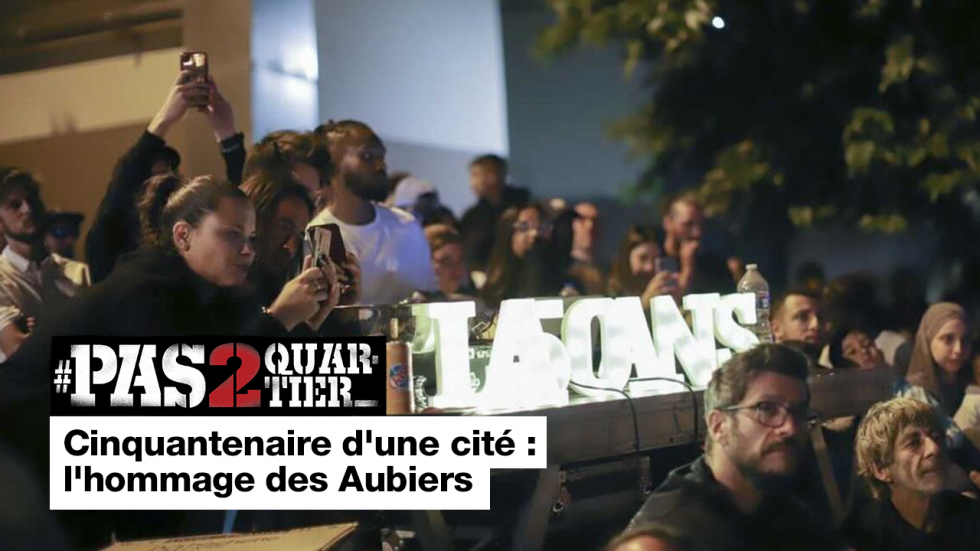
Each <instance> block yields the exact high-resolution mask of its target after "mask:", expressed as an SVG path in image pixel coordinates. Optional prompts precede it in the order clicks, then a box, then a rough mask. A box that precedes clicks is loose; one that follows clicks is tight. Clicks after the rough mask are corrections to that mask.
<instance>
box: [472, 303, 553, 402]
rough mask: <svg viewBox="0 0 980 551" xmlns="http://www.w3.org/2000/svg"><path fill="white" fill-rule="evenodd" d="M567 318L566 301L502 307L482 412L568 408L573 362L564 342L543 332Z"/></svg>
mask: <svg viewBox="0 0 980 551" xmlns="http://www.w3.org/2000/svg"><path fill="white" fill-rule="evenodd" d="M563 314H564V306H563V305H562V301H561V300H539V301H535V300H534V299H530V298H528V299H513V300H505V301H503V302H502V303H500V312H499V314H498V318H497V333H496V335H494V339H493V348H492V349H491V351H490V363H489V364H488V365H487V373H486V382H485V383H484V386H483V391H482V392H480V394H479V396H478V401H477V402H476V405H477V406H478V407H479V408H480V409H485V410H492V409H520V408H533V407H539V406H547V405H556V406H563V405H565V404H567V403H568V381H569V377H570V372H571V362H570V361H569V358H568V352H567V351H566V350H565V347H564V346H563V345H562V342H561V341H560V340H559V339H558V338H557V337H555V336H554V335H549V334H548V333H545V332H544V330H543V329H542V328H541V320H542V319H558V318H561V317H562V316H563Z"/></svg>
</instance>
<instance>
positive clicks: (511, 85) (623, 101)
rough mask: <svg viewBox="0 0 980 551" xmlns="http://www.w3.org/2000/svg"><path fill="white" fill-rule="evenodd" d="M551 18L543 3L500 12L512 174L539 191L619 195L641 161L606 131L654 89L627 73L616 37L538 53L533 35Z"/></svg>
mask: <svg viewBox="0 0 980 551" xmlns="http://www.w3.org/2000/svg"><path fill="white" fill-rule="evenodd" d="M529 4H530V3H529ZM554 19H555V15H554V14H553V13H552V11H551V10H550V9H547V8H546V7H544V6H541V7H538V8H534V7H531V6H528V5H523V4H522V5H520V6H519V7H517V8H514V9H505V11H504V13H503V36H504V52H505V56H504V58H505V62H506V74H507V105H508V114H509V118H508V122H509V127H510V145H511V156H510V161H511V163H510V164H511V175H512V178H513V180H514V181H515V182H517V183H519V184H521V185H525V186H527V187H529V188H530V189H531V191H532V192H533V193H534V194H535V195H537V196H539V197H549V196H561V197H567V198H572V199H583V198H614V197H618V196H619V192H620V190H621V189H622V185H623V184H626V183H629V182H633V181H635V180H636V179H637V178H638V177H639V175H640V173H641V171H642V169H643V162H642V161H637V160H635V159H630V158H629V157H628V152H627V148H626V147H625V146H624V145H623V144H622V143H620V142H617V141H614V140H613V139H611V138H609V137H608V136H607V133H606V130H607V128H608V126H609V125H610V124H611V123H613V122H615V121H617V120H619V119H620V118H622V117H624V116H626V115H628V114H630V113H632V112H634V111H635V110H636V109H637V108H639V107H640V106H641V105H643V102H644V100H647V99H649V96H650V94H649V92H648V91H647V90H648V89H647V88H645V87H644V86H643V84H642V80H641V78H642V76H641V75H640V74H637V75H634V77H633V78H632V79H630V80H626V79H625V78H624V76H623V70H622V65H623V53H622V51H621V49H620V46H619V45H617V44H611V45H610V46H609V47H607V48H605V49H602V50H597V49H594V48H583V49H578V50H574V51H571V52H568V53H566V54H564V55H561V56H559V57H557V58H556V59H554V60H551V61H548V62H542V61H539V60H537V59H535V58H534V57H533V56H532V55H531V48H532V46H533V44H534V41H535V39H536V38H537V36H538V34H539V33H540V32H541V30H542V29H544V28H545V27H546V26H547V25H549V24H550V23H552V22H553V21H554Z"/></svg>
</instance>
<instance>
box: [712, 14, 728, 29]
mask: <svg viewBox="0 0 980 551" xmlns="http://www.w3.org/2000/svg"><path fill="white" fill-rule="evenodd" d="M711 26H712V27H714V28H716V29H724V28H725V20H724V19H722V18H720V17H718V16H717V15H716V16H714V17H712V18H711Z"/></svg>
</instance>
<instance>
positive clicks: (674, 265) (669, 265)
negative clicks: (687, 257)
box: [654, 256, 681, 273]
mask: <svg viewBox="0 0 980 551" xmlns="http://www.w3.org/2000/svg"><path fill="white" fill-rule="evenodd" d="M654 266H655V268H656V271H657V273H660V272H674V273H677V272H679V271H681V266H680V263H678V262H677V259H676V258H674V257H672V256H661V257H659V258H657V259H656V260H655V261H654Z"/></svg>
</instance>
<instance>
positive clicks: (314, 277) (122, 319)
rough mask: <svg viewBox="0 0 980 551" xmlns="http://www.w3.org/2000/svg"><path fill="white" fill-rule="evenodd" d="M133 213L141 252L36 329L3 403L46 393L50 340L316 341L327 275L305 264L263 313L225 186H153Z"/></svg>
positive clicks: (245, 221)
mask: <svg viewBox="0 0 980 551" xmlns="http://www.w3.org/2000/svg"><path fill="white" fill-rule="evenodd" d="M139 209H140V219H141V226H142V246H141V247H140V248H139V249H137V250H136V251H134V252H132V253H130V254H128V255H126V256H124V257H122V258H120V261H119V263H118V265H117V266H116V269H115V270H113V272H112V273H111V274H110V275H109V277H108V278H106V279H105V280H103V281H102V282H100V283H99V284H97V285H95V286H94V287H92V288H91V289H90V290H89V291H88V292H86V293H83V294H82V295H81V296H79V297H78V298H76V299H75V300H74V301H71V302H68V303H67V304H66V307H65V309H64V310H63V311H61V312H58V313H55V315H52V316H48V317H47V319H46V320H45V321H44V322H42V323H41V324H40V325H39V326H38V328H37V329H36V330H35V331H34V333H33V334H32V335H31V337H30V338H29V339H28V340H27V341H25V343H24V345H23V347H22V348H21V350H20V351H19V352H18V353H17V354H15V355H14V356H13V357H11V358H10V359H9V360H8V362H11V363H10V365H9V366H6V365H5V366H4V368H5V369H3V370H2V371H0V401H5V400H4V398H6V399H8V400H9V399H14V398H16V396H11V395H10V393H14V394H19V395H20V396H21V397H25V395H30V394H32V393H33V394H39V393H46V392H47V391H48V387H49V386H50V380H49V379H50V376H49V373H48V365H49V361H48V360H49V357H50V347H51V337H52V336H54V335H82V334H84V335H105V336H131V337H149V336H183V335H188V336H191V335H234V334H247V335H268V336H282V335H285V334H287V333H288V332H292V331H305V332H316V331H318V330H319V328H320V325H321V324H322V323H323V321H324V320H325V319H326V317H327V315H328V314H329V313H330V311H331V310H332V309H333V308H334V307H335V306H336V304H337V301H338V299H339V295H340V287H341V285H339V284H338V283H337V279H336V275H335V273H334V271H333V270H332V268H330V267H326V268H324V269H320V268H314V267H311V266H310V260H309V258H307V259H306V262H304V265H303V269H302V271H301V273H300V275H299V276H297V277H295V278H294V279H292V280H290V281H288V282H286V284H285V286H284V287H283V288H282V290H281V292H279V293H278V296H275V297H274V300H273V301H272V302H271V305H270V306H269V307H268V308H262V303H261V301H260V300H258V299H257V297H256V296H255V294H254V292H252V290H251V288H250V287H249V286H247V285H246V281H247V278H248V276H249V272H250V270H251V268H252V264H253V263H254V261H255V258H256V251H255V244H254V243H255V228H256V221H255V218H256V217H255V209H254V207H253V206H252V203H251V202H250V201H249V200H248V198H247V197H246V196H245V194H244V193H243V192H242V191H241V190H239V189H238V188H237V187H235V186H233V185H231V184H229V183H228V182H225V181H222V180H218V179H215V178H213V177H211V176H200V177H197V178H193V179H191V180H183V179H181V178H180V177H178V176H174V175H161V176H156V177H153V178H151V179H150V180H149V181H148V183H147V187H146V191H145V193H144V195H143V198H142V200H141V201H140V204H139ZM8 367H9V369H7V368H8ZM15 372H19V373H15ZM13 379H16V380H13Z"/></svg>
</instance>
